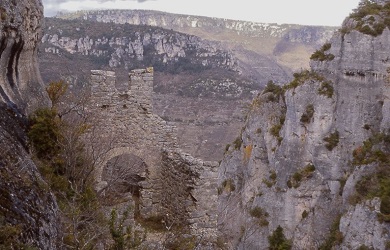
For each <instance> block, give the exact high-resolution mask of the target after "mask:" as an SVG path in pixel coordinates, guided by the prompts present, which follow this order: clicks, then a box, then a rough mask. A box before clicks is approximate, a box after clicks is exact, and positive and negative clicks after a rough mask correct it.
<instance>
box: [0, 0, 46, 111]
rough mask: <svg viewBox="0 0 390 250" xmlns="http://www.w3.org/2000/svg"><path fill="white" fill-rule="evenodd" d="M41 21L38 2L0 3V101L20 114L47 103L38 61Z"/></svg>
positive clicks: (41, 12)
mask: <svg viewBox="0 0 390 250" xmlns="http://www.w3.org/2000/svg"><path fill="white" fill-rule="evenodd" d="M42 17H43V6H42V3H41V1H40V0H29V1H16V0H4V1H1V3H0V19H1V22H0V29H1V33H0V68H1V72H0V98H1V100H2V101H3V102H6V103H7V104H9V105H13V106H15V105H16V106H17V107H18V109H19V110H22V111H23V112H24V111H25V110H27V111H29V110H33V109H34V107H37V106H39V105H42V104H43V105H44V104H45V103H47V101H46V102H45V100H47V99H46V98H45V91H44V87H43V85H42V80H41V76H40V73H39V70H38V61H37V43H38V42H39V41H40V37H41V25H42V21H43V18H42Z"/></svg>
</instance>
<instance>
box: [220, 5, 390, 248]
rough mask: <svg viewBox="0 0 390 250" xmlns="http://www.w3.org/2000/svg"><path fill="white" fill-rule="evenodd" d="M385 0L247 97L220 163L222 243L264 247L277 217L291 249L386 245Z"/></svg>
mask: <svg viewBox="0 0 390 250" xmlns="http://www.w3.org/2000/svg"><path fill="white" fill-rule="evenodd" d="M389 7H390V4H389V3H388V1H366V2H364V1H363V2H362V4H361V5H359V8H358V9H357V10H356V13H355V14H352V15H351V17H349V18H347V19H346V20H345V22H344V24H343V27H342V29H341V30H340V31H338V32H335V33H334V35H333V37H332V38H331V39H330V40H329V41H328V42H327V43H325V44H324V46H323V47H322V48H321V49H320V50H318V51H317V52H315V53H314V54H313V55H312V57H311V59H312V60H311V71H303V72H301V73H296V74H295V75H294V76H295V79H294V80H293V81H292V82H291V83H289V84H286V85H285V86H284V87H283V88H280V87H278V86H275V85H272V84H270V85H268V86H267V87H266V89H265V90H264V92H263V93H262V94H260V95H259V96H258V97H257V98H255V99H254V100H253V103H252V105H251V112H250V113H249V115H248V118H247V120H246V124H245V126H244V128H243V130H242V133H241V135H240V136H239V137H238V138H237V140H236V141H235V142H234V145H232V146H230V147H229V148H228V150H227V151H226V153H225V157H224V159H223V161H222V163H221V166H220V170H219V194H220V196H219V227H220V231H221V232H222V233H223V235H224V236H225V237H226V241H227V242H229V243H228V247H229V248H231V249H267V248H268V245H269V241H268V238H267V237H268V236H269V235H271V234H272V233H273V232H274V231H275V230H276V229H277V227H278V226H279V225H280V226H281V227H282V228H283V230H284V235H285V236H286V239H289V240H291V241H290V243H289V242H288V241H287V240H286V241H285V244H287V245H289V244H291V245H292V249H319V248H320V249H331V248H332V247H335V248H336V249H357V248H359V247H367V248H373V249H388V247H389V244H390V243H389V239H390V234H389V232H390V224H389V220H388V214H389V211H388V209H387V204H388V199H389V193H388V191H385V190H387V188H388V184H386V183H387V181H388V178H389V172H388V169H389V165H388V161H387V159H388V158H387V157H388V154H389V151H388V145H387V143H388V142H387V139H386V138H387V137H386V136H387V135H388V130H389V128H390V123H389V118H388V117H389V104H390V103H389V101H388V95H389V92H388V68H389V66H390V64H389V60H388V57H389V55H390V54H389V51H390V43H389V41H390V31H389V27H388V26H387V23H386V22H385V24H386V25H385V24H383V23H384V21H383V20H384V19H385V18H386V17H387V16H386V15H388V14H385V13H388V12H386V11H388V8H389ZM373 9H375V11H373ZM365 26H367V27H365ZM364 27H365V28H364ZM374 152H376V153H374ZM381 157H383V158H381ZM369 180H371V182H370V181H369ZM378 183H379V184H378ZM381 183H382V184H383V185H382V184H381ZM380 190H381V191H380ZM280 240H281V238H280Z"/></svg>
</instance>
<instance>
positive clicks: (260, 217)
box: [249, 207, 269, 227]
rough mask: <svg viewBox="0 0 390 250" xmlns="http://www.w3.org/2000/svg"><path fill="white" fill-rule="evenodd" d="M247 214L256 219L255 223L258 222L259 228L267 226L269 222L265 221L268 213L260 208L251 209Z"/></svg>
mask: <svg viewBox="0 0 390 250" xmlns="http://www.w3.org/2000/svg"><path fill="white" fill-rule="evenodd" d="M249 214H250V215H251V216H252V217H254V218H257V222H258V224H259V226H261V227H265V226H268V224H269V222H268V220H267V217H268V213H267V212H266V211H265V210H264V209H262V208H261V207H254V208H252V209H251V210H250V211H249Z"/></svg>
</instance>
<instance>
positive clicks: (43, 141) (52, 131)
mask: <svg viewBox="0 0 390 250" xmlns="http://www.w3.org/2000/svg"><path fill="white" fill-rule="evenodd" d="M29 121H30V126H29V131H28V133H27V135H28V138H29V141H30V143H31V145H32V146H33V148H34V150H35V152H36V155H37V156H38V158H39V159H51V158H53V157H54V156H55V155H57V154H58V153H59V151H60V147H59V145H58V142H59V140H60V138H61V124H60V120H59V118H58V116H57V111H56V110H54V109H49V108H43V109H38V110H37V111H36V112H34V114H33V115H32V116H30V118H29Z"/></svg>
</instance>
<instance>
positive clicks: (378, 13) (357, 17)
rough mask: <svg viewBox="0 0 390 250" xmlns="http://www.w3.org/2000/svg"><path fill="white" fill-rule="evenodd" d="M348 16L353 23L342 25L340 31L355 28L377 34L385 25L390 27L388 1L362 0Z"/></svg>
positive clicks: (343, 31)
mask: <svg viewBox="0 0 390 250" xmlns="http://www.w3.org/2000/svg"><path fill="white" fill-rule="evenodd" d="M349 18H350V19H352V20H353V21H354V24H353V25H352V26H344V27H342V28H341V32H342V33H344V34H345V33H348V32H350V31H351V30H357V31H359V32H361V33H363V34H366V35H371V36H374V37H376V36H379V35H381V34H382V32H383V30H384V29H385V28H386V27H387V28H390V3H388V2H387V3H385V4H379V3H377V2H375V1H373V0H364V1H362V2H360V3H359V6H358V8H356V9H355V10H354V11H353V13H351V14H350V16H349Z"/></svg>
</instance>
